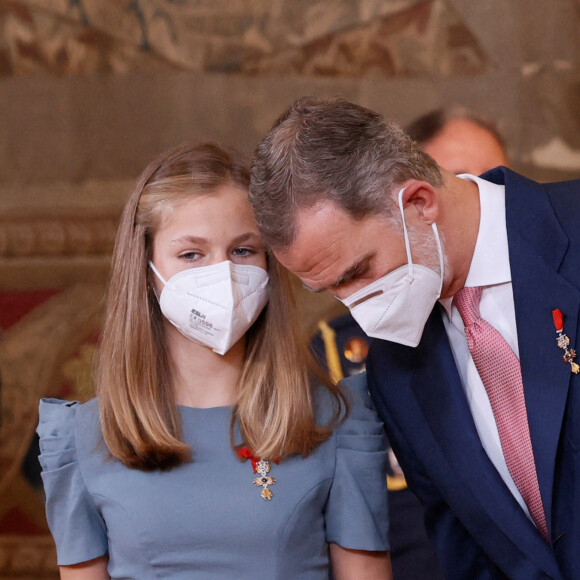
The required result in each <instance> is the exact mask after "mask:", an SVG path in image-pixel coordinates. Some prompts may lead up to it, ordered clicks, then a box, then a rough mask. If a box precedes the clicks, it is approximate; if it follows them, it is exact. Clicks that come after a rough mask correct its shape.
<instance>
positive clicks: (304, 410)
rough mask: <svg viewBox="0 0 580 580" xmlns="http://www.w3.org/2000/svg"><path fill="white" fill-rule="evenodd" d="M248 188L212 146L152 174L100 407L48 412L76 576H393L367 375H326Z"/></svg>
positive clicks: (58, 514) (116, 306)
mask: <svg viewBox="0 0 580 580" xmlns="http://www.w3.org/2000/svg"><path fill="white" fill-rule="evenodd" d="M248 184H249V173H248V167H247V165H246V164H245V163H244V161H243V159H241V158H240V156H239V155H238V154H237V153H235V152H234V151H231V150H226V149H223V148H220V147H218V146H217V145H214V144H210V143H202V144H198V145H182V146H179V147H177V148H174V149H172V150H171V151H169V152H167V153H165V154H162V155H161V156H159V157H158V158H157V159H155V160H154V161H153V162H152V163H151V164H150V165H149V166H148V167H147V168H146V169H145V171H144V172H143V173H142V175H141V176H140V178H139V179H138V181H137V184H136V186H135V189H134V191H133V193H132V195H131V197H130V199H129V201H128V203H127V205H126V207H125V210H124V213H123V216H122V219H121V224H120V227H119V231H118V235H117V241H116V245H115V250H114V255H113V264H112V271H111V283H110V291H109V296H108V302H107V310H106V317H105V322H104V328H103V332H102V341H101V346H100V355H99V361H98V368H97V380H96V391H97V398H95V399H92V400H90V401H89V402H87V403H85V404H79V403H76V402H73V403H67V402H64V401H59V400H54V399H48V400H43V401H42V402H41V406H40V423H39V427H38V432H39V435H40V437H41V456H40V461H41V464H42V467H43V480H44V486H45V490H46V496H47V516H48V520H49V525H50V527H51V531H52V533H53V536H54V539H55V543H56V547H57V555H58V563H59V566H60V570H61V578H63V579H65V580H67V579H69V580H103V579H109V578H132V579H137V580H147V579H149V578H171V579H175V580H181V579H183V580H185V579H187V580H197V579H204V580H207V579H212V580H213V579H220V580H221V579H225V580H227V579H232V580H233V579H236V580H245V579H248V580H249V579H250V578H251V579H255V578H257V577H260V578H265V579H268V580H274V579H278V580H295V579H297V578H300V579H302V580H323V579H327V578H328V577H329V574H330V568H331V567H332V569H333V572H332V573H333V575H334V578H335V579H336V580H366V579H368V580H370V579H372V580H381V579H388V578H391V572H390V562H389V557H388V542H387V529H388V515H387V508H386V493H387V492H386V486H385V460H386V452H387V446H386V443H385V439H384V435H383V431H382V426H381V424H380V423H379V422H378V420H377V418H376V416H375V413H374V411H373V409H372V407H371V405H370V402H369V399H368V395H367V394H366V391H365V388H364V384H362V382H359V381H357V380H356V379H354V381H353V383H352V384H345V385H343V386H342V387H341V388H340V389H339V387H337V386H334V385H332V384H330V383H328V382H327V381H325V380H324V379H323V378H321V377H317V376H316V374H315V373H316V371H315V368H316V367H315V366H314V365H312V363H311V362H310V357H309V353H308V350H307V346H306V344H307V343H306V341H305V340H304V338H303V337H302V336H301V332H300V325H299V323H298V321H297V319H296V308H295V304H294V301H293V298H292V295H291V285H290V283H289V280H288V278H287V274H286V272H285V271H284V270H283V269H282V268H281V267H280V266H279V265H278V264H277V263H276V261H275V259H274V258H273V257H272V256H271V255H269V254H268V253H267V251H266V250H265V248H264V246H263V245H262V241H261V239H260V237H259V235H258V230H257V227H256V223H255V221H254V217H253V214H252V210H251V208H250V205H249V203H248V200H247V191H248ZM313 385H319V386H313Z"/></svg>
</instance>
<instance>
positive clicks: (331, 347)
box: [312, 107, 508, 580]
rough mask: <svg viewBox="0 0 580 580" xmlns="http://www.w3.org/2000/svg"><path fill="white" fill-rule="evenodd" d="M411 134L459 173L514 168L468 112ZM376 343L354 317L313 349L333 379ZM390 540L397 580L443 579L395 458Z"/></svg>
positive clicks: (434, 115)
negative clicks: (509, 165) (501, 166)
mask: <svg viewBox="0 0 580 580" xmlns="http://www.w3.org/2000/svg"><path fill="white" fill-rule="evenodd" d="M406 131H407V133H408V134H409V135H410V136H411V137H412V138H413V139H414V140H415V141H417V143H419V145H420V146H421V148H422V149H423V150H424V151H425V152H426V153H428V154H429V155H430V156H431V157H433V159H435V161H436V162H437V163H438V164H439V165H440V166H441V167H443V168H444V169H447V170H448V171H452V172H453V173H455V174H461V173H471V174H473V175H481V174H482V173H485V172H486V171H488V170H489V169H493V168H494V167H497V166H498V165H504V166H508V159H507V154H506V149H505V142H504V139H503V137H502V136H501V134H500V133H499V132H498V130H497V129H496V128H495V127H494V126H493V125H492V124H491V123H489V122H487V121H485V120H484V119H481V118H479V117H477V116H476V115H474V114H473V113H472V112H470V111H469V110H467V109H465V108H463V107H456V108H453V109H436V110H434V111H430V112H429V113H426V114H425V115H422V116H421V117H418V118H417V119H415V120H414V121H413V122H412V123H411V124H410V125H408V126H407V127H406ZM371 340H372V339H370V338H368V337H367V336H366V334H365V333H364V332H363V330H362V329H361V328H360V326H359V325H358V324H357V322H356V321H355V320H354V318H353V317H352V315H351V314H350V313H347V314H344V315H342V316H338V317H336V318H333V319H332V320H329V321H326V320H321V321H319V323H318V332H317V333H316V335H315V336H314V338H313V339H312V349H313V351H314V353H315V355H316V358H317V359H318V360H319V362H320V364H321V366H322V367H323V368H324V369H325V370H326V371H327V372H328V373H329V374H330V376H331V378H332V379H333V380H340V379H341V378H343V377H346V376H349V375H352V374H355V373H359V372H361V371H364V369H365V361H366V357H367V354H368V350H369V345H370V342H371ZM389 458H390V465H389V474H388V477H387V486H388V488H389V510H390V541H391V563H392V566H393V577H394V578H396V579H397V580H439V579H441V580H442V579H443V574H442V573H441V572H440V571H439V565H438V563H437V557H436V555H435V550H434V548H433V547H432V545H431V543H430V542H429V539H428V538H427V534H426V532H425V526H424V524H423V507H422V506H421V504H420V502H419V500H418V499H417V497H416V496H415V494H414V493H413V492H412V491H410V490H409V489H408V488H407V484H406V482H405V477H404V475H403V472H402V471H401V468H400V467H399V464H398V462H397V459H396V457H395V455H394V454H393V453H392V452H391V453H390V457H389Z"/></svg>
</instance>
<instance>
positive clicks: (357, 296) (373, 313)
mask: <svg viewBox="0 0 580 580" xmlns="http://www.w3.org/2000/svg"><path fill="white" fill-rule="evenodd" d="M404 191H405V189H404V188H403V189H401V191H399V196H398V201H399V209H400V210H401V216H402V218H403V232H404V236H405V249H406V251H407V265H406V266H401V267H400V268H397V269H396V270H393V271H392V272H389V273H388V274H386V275H385V276H383V277H382V278H379V279H378V280H375V281H374V282H371V283H370V284H368V285H367V286H365V287H364V288H361V289H360V290H358V291H357V292H354V293H353V294H351V295H350V296H348V297H347V298H345V299H344V300H341V302H342V303H343V304H344V305H345V306H347V307H348V308H349V310H350V312H351V314H352V316H353V318H354V319H355V320H356V321H357V322H358V323H359V325H360V327H361V328H362V329H363V330H364V331H365V333H366V334H367V335H368V336H371V337H374V338H380V339H382V340H390V341H392V342H397V343H399V344H404V345H406V346H412V347H415V346H417V345H418V344H419V342H420V340H421V335H422V334H423V329H424V328H425V324H426V323H427V319H428V318H429V315H430V314H431V311H432V310H433V306H435V303H436V302H437V300H438V299H439V297H440V296H441V289H442V287H443V263H444V260H443V249H442V248H441V240H440V239H439V232H438V231H437V226H436V225H435V223H433V224H431V227H432V229H433V235H434V236H435V242H436V244H437V252H438V254H439V271H440V274H437V273H436V272H434V271H433V270H431V268H427V267H426V266H422V265H420V264H413V259H412V257H411V245H410V242H409V234H408V232H407V224H406V223H405V213H404V211H403V192H404Z"/></svg>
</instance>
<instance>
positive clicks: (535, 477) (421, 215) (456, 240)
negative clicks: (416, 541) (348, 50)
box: [251, 99, 580, 580]
mask: <svg viewBox="0 0 580 580" xmlns="http://www.w3.org/2000/svg"><path fill="white" fill-rule="evenodd" d="M579 191H580V182H578V181H576V182H568V183H560V184H550V185H540V184H536V183H534V182H532V181H529V180H526V179H524V178H523V177H521V176H519V175H517V174H515V173H513V172H511V171H509V170H507V169H505V168H500V169H496V170H494V171H492V172H490V173H488V174H485V175H484V176H483V178H478V177H475V176H473V175H461V176H455V175H453V174H452V173H450V172H447V171H445V170H442V169H441V168H440V167H439V166H438V165H437V164H436V163H435V162H434V161H433V160H432V159H431V158H430V157H429V156H427V155H426V154H425V153H424V152H422V151H421V150H420V149H419V148H418V146H417V144H416V143H414V142H413V141H412V140H411V139H409V138H408V137H407V135H406V134H405V133H404V132H403V131H401V130H400V129H399V128H398V127H397V126H395V125H392V124H390V123H387V122H385V121H384V120H383V119H382V118H381V117H380V116H379V115H377V114H375V113H373V112H372V111H369V110H367V109H364V108H362V107H359V106H357V105H355V104H353V103H348V102H346V101H341V100H332V101H318V100H315V99H301V100H300V101H298V102H296V103H295V104H294V105H293V106H292V107H291V108H290V109H289V110H288V111H287V112H286V113H285V114H284V115H282V117H280V119H278V121H277V122H276V123H275V125H274V126H273V128H272V129H271V131H270V132H269V134H268V135H267V136H266V138H265V139H264V140H263V141H262V142H261V144H260V146H259V147H258V150H257V151H256V156H255V159H254V165H253V172H252V185H251V201H252V203H253V205H254V209H255V212H256V217H257V220H258V225H259V227H260V230H261V232H262V235H263V237H264V239H265V241H266V243H267V244H268V246H269V247H270V248H271V249H272V250H273V251H274V253H275V254H276V256H277V257H278V259H279V260H280V261H281V263H282V264H283V265H284V266H286V267H287V268H289V269H290V270H291V271H293V272H294V273H295V274H297V275H298V276H299V277H300V278H301V279H302V281H303V283H304V284H305V286H307V287H308V288H310V289H311V290H313V291H321V290H330V291H331V292H332V293H333V294H334V295H335V296H337V298H339V299H341V300H342V301H343V302H344V303H345V304H346V305H347V306H348V307H349V308H350V309H351V313H352V314H353V316H354V317H355V319H356V320H357V321H358V322H359V324H360V325H361V327H362V328H363V329H364V330H365V331H366V332H367V334H370V335H371V336H374V337H375V338H378V340H375V341H374V343H373V346H372V347H371V352H370V354H369V357H368V359H367V371H368V380H369V388H370V390H371V393H372V394H373V397H374V400H375V403H376V405H377V409H378V412H379V413H380V415H381V416H382V419H383V421H384V423H385V427H386V430H387V434H388V436H389V440H390V442H391V444H392V446H393V449H394V451H395V454H396V455H397V458H398V459H399V462H400V464H401V466H402V468H403V471H404V473H405V475H406V477H407V481H408V483H409V485H410V487H411V488H412V489H413V491H414V492H415V493H416V494H417V495H418V497H419V498H420V499H421V501H422V502H423V504H424V506H425V510H426V516H425V517H426V524H427V529H428V533H429V534H430V535H431V537H432V538H433V539H434V541H435V543H436V545H437V549H438V555H439V559H440V563H441V566H442V568H443V571H444V573H445V575H446V576H447V577H448V578H457V579H466V580H472V579H480V578H481V579H484V578H513V579H518V580H519V579H521V580H529V579H532V578H552V579H563V578H580V555H579V550H578V546H580V485H579V484H580V482H579V481H578V480H579V479H580V420H579V419H578V417H580V378H579V376H578V374H577V372H578V370H579V369H580V367H578V365H577V360H576V358H575V351H574V349H575V347H576V346H577V340H578V317H579V310H580V227H578V221H579V218H580V210H579V209H578V201H579V200H580V196H579V195H578V192H579ZM464 289H465V290H466V291H468V294H469V290H470V289H477V290H478V292H479V294H478V298H477V300H478V309H479V313H480V315H481V317H480V318H478V319H477V320H478V322H477V323H476V324H475V327H476V331H479V330H481V329H483V328H485V329H487V328H490V329H491V330H492V332H494V333H495V335H494V339H493V341H491V342H488V344H492V346H493V348H495V349H497V353H498V355H497V361H495V362H496V363H497V364H495V368H494V369H493V372H492V373H491V374H492V379H493V382H494V385H495V387H494V390H493V389H492V390H490V387H489V382H490V381H489V376H490V373H489V370H485V368H484V367H482V366H480V362H479V361H480V360H481V359H480V355H478V354H477V352H475V351H473V350H471V349H472V346H473V341H471V339H470V342H468V339H467V337H466V331H465V326H464V322H463V321H464V320H465V321H466V322H465V324H467V325H469V326H470V328H469V332H468V334H469V333H471V332H472V331H473V330H472V328H473V327H472V326H471V322H470V321H469V316H468V315H467V314H466V313H465V311H462V312H461V313H460V312H459V309H458V304H461V303H462V300H459V298H460V296H462V295H465V292H464ZM463 302H464V301H463ZM469 335H470V336H474V335H471V334H469ZM564 335H565V336H564ZM558 337H560V341H559V342H557V340H556V339H557V338H558ZM498 339H499V341H501V343H502V345H501V347H500V346H499V342H498ZM506 351H507V352H508V353H509V354H510V356H511V359H510V360H509V361H508V360H507V359H505V360H504V358H505V353H506ZM493 353H494V351H493V350H492V353H491V354H492V356H491V357H490V356H488V357H487V359H488V362H489V360H490V359H491V364H492V365H493V363H494V360H493V359H494V357H493ZM500 353H501V355H500ZM488 354H489V353H488ZM500 356H501V357H502V358H500ZM508 358H509V356H508ZM502 374H506V375H507V374H509V377H508V376H506V377H505V378H504V377H502ZM484 383H485V384H484ZM497 385H499V386H500V387H502V385H503V392H501V389H500V396H501V397H503V400H509V401H511V400H512V399H513V400H519V403H518V404H519V405H520V406H519V407H517V412H515V411H514V412H512V407H509V405H508V407H507V409H508V411H509V412H507V413H506V412H505V407H504V411H503V412H501V409H502V407H501V405H498V403H497ZM491 393H495V394H493V395H492V394H491ZM494 399H495V402H494ZM510 404H511V403H510ZM498 409H499V411H498ZM514 418H517V421H516V420H515V419H514ZM506 425H508V427H507V428H506ZM514 425H515V427H516V429H514V428H513V426H514ZM506 429H507V432H506ZM510 429H511V430H512V431H511V432H510ZM506 433H507V434H506ZM514 462H515V463H514ZM508 465H509V467H508ZM514 465H517V466H518V468H517V469H514V467H513V466H514ZM522 473H523V474H524V477H522Z"/></svg>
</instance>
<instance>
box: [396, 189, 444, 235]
mask: <svg viewBox="0 0 580 580" xmlns="http://www.w3.org/2000/svg"><path fill="white" fill-rule="evenodd" d="M403 187H404V188H405V191H404V192H403V200H402V201H403V208H404V209H405V210H407V209H410V207H409V206H412V208H413V209H414V210H415V214H416V217H417V218H418V219H419V220H422V221H424V222H425V223H426V224H428V225H431V224H432V223H434V222H435V221H437V216H438V214H439V204H438V200H437V190H436V188H435V187H433V186H432V185H431V184H430V183H427V182H426V181H420V180H417V179H410V180H409V181H406V182H405V183H403V184H402V186H401V188H403Z"/></svg>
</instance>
